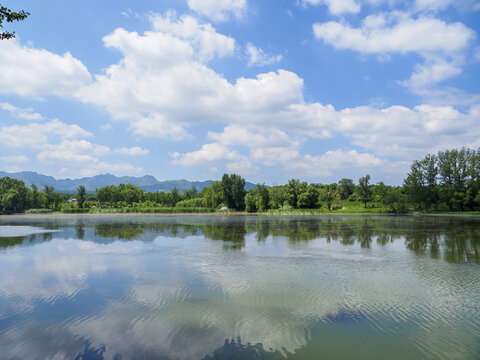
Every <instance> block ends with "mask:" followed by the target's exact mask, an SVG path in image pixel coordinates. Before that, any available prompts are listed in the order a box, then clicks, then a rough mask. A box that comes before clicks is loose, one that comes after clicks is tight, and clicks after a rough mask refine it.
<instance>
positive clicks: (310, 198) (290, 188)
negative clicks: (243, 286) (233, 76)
mask: <svg viewBox="0 0 480 360" xmlns="http://www.w3.org/2000/svg"><path fill="white" fill-rule="evenodd" d="M370 180H371V178H370V175H368V174H367V175H365V176H363V177H361V178H360V179H359V181H358V185H355V183H354V182H353V180H352V179H345V178H344V179H341V180H340V181H339V182H338V183H333V184H315V183H311V184H308V183H307V182H301V181H300V180H298V179H291V180H289V181H288V183H287V184H285V185H280V186H273V187H267V186H266V185H265V184H257V186H256V187H255V188H252V189H250V190H248V191H245V180H244V179H243V178H242V177H241V176H240V175H237V174H230V175H229V174H224V175H223V177H222V180H221V181H214V182H212V183H211V185H209V186H206V187H204V188H203V189H202V191H201V192H198V191H197V189H196V188H195V187H192V188H191V189H188V190H185V191H184V192H183V194H182V193H181V192H180V191H178V189H177V188H173V190H172V191H171V192H163V191H156V192H145V191H144V190H143V189H141V188H140V187H139V186H135V185H133V184H130V183H129V184H120V185H109V186H102V187H100V188H98V189H97V190H96V194H95V195H87V192H86V189H85V186H83V185H80V186H78V188H77V193H76V194H70V195H62V194H60V193H58V192H55V190H54V188H53V186H48V185H45V186H44V188H43V189H42V191H40V190H39V189H38V187H37V186H36V185H31V187H30V188H27V187H26V186H25V184H24V183H23V181H20V180H16V179H12V178H9V177H3V178H0V213H3V214H11V213H19V212H25V211H28V212H29V213H44V212H51V211H60V212H63V213H103V212H106V213H172V214H173V213H201V212H214V211H229V212H232V211H233V212H235V211H247V212H249V213H254V212H261V213H268V214H318V213H326V212H328V213H330V212H332V213H406V212H408V211H417V212H418V211H425V212H429V211H435V212H439V211H441V212H446V211H449V212H453V211H460V212H464V211H470V212H475V211H479V210H480V149H479V150H477V151H475V150H471V149H466V148H462V149H460V150H456V149H454V150H446V151H441V152H439V153H438V154H437V155H427V156H425V157H424V158H423V159H421V160H416V161H414V162H413V163H412V165H411V167H410V172H409V173H408V176H407V178H406V179H405V180H404V184H403V186H401V187H397V186H388V185H385V184H384V183H383V182H378V183H376V184H371V183H370Z"/></svg>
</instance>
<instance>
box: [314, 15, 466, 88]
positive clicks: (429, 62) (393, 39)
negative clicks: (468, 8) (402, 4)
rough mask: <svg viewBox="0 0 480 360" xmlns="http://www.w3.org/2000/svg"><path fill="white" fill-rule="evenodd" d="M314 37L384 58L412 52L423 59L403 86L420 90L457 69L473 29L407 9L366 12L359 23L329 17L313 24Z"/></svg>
mask: <svg viewBox="0 0 480 360" xmlns="http://www.w3.org/2000/svg"><path fill="white" fill-rule="evenodd" d="M313 31H314V34H315V37H316V38H317V39H318V40H322V41H324V42H325V43H327V44H330V45H332V46H333V47H335V48H337V49H345V50H353V51H356V52H359V53H362V54H376V55H380V56H381V58H382V59H383V58H385V56H387V59H388V56H389V54H392V53H400V54H408V53H416V54H418V55H420V56H421V57H423V59H424V63H423V64H417V65H416V67H415V70H414V73H413V74H412V75H411V77H410V79H408V80H404V81H401V82H400V83H401V84H402V85H404V86H407V87H409V88H410V89H411V90H412V91H413V92H415V93H417V94H420V93H423V92H425V89H428V88H432V87H433V86H437V84H438V83H440V82H441V81H444V80H446V79H449V78H451V77H453V76H456V75H458V74H460V73H461V71H462V65H463V63H464V53H465V51H466V50H467V48H468V46H469V45H470V43H471V42H472V40H473V39H474V38H475V33H474V32H473V31H472V30H471V29H469V28H467V27H466V26H465V25H464V24H462V23H459V22H455V23H447V22H445V21H442V20H440V19H437V18H434V17H431V16H425V15H420V16H418V17H415V16H413V15H412V14H411V13H408V12H400V11H393V12H390V13H380V14H376V15H370V16H367V17H366V18H365V19H364V20H363V22H362V24H361V26H360V27H357V28H354V27H351V26H349V25H346V24H344V23H341V22H335V21H329V22H325V23H316V24H314V25H313Z"/></svg>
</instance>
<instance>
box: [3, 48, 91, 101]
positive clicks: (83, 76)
mask: <svg viewBox="0 0 480 360" xmlns="http://www.w3.org/2000/svg"><path fill="white" fill-rule="evenodd" d="M0 67H1V69H2V71H0V93H1V94H18V95H21V96H38V97H43V96H48V95H58V96H71V95H73V94H74V93H75V92H76V91H77V89H79V88H80V87H82V86H84V85H86V84H88V83H89V82H90V81H91V77H90V73H89V72H88V70H87V68H86V67H85V66H84V65H83V64H82V62H81V61H80V60H78V59H76V58H74V57H73V56H72V55H71V54H70V53H69V52H66V53H65V54H63V55H57V54H54V53H52V52H49V51H47V50H44V49H41V50H39V49H34V48H30V47H26V46H22V45H20V44H19V42H18V41H17V40H15V39H11V40H9V41H2V42H0Z"/></svg>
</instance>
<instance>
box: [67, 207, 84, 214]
mask: <svg viewBox="0 0 480 360" xmlns="http://www.w3.org/2000/svg"><path fill="white" fill-rule="evenodd" d="M88 212H90V209H85V208H66V209H62V213H64V214H85V213H88Z"/></svg>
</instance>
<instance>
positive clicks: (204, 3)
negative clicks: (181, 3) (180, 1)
mask: <svg viewBox="0 0 480 360" xmlns="http://www.w3.org/2000/svg"><path fill="white" fill-rule="evenodd" d="M188 6H189V7H190V9H192V10H194V11H196V12H197V13H199V14H201V15H203V16H206V17H208V18H210V19H212V20H213V21H225V20H227V19H229V18H230V17H231V16H232V15H233V16H235V17H237V18H239V17H241V16H242V15H243V14H244V13H245V11H246V9H247V0H188Z"/></svg>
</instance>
